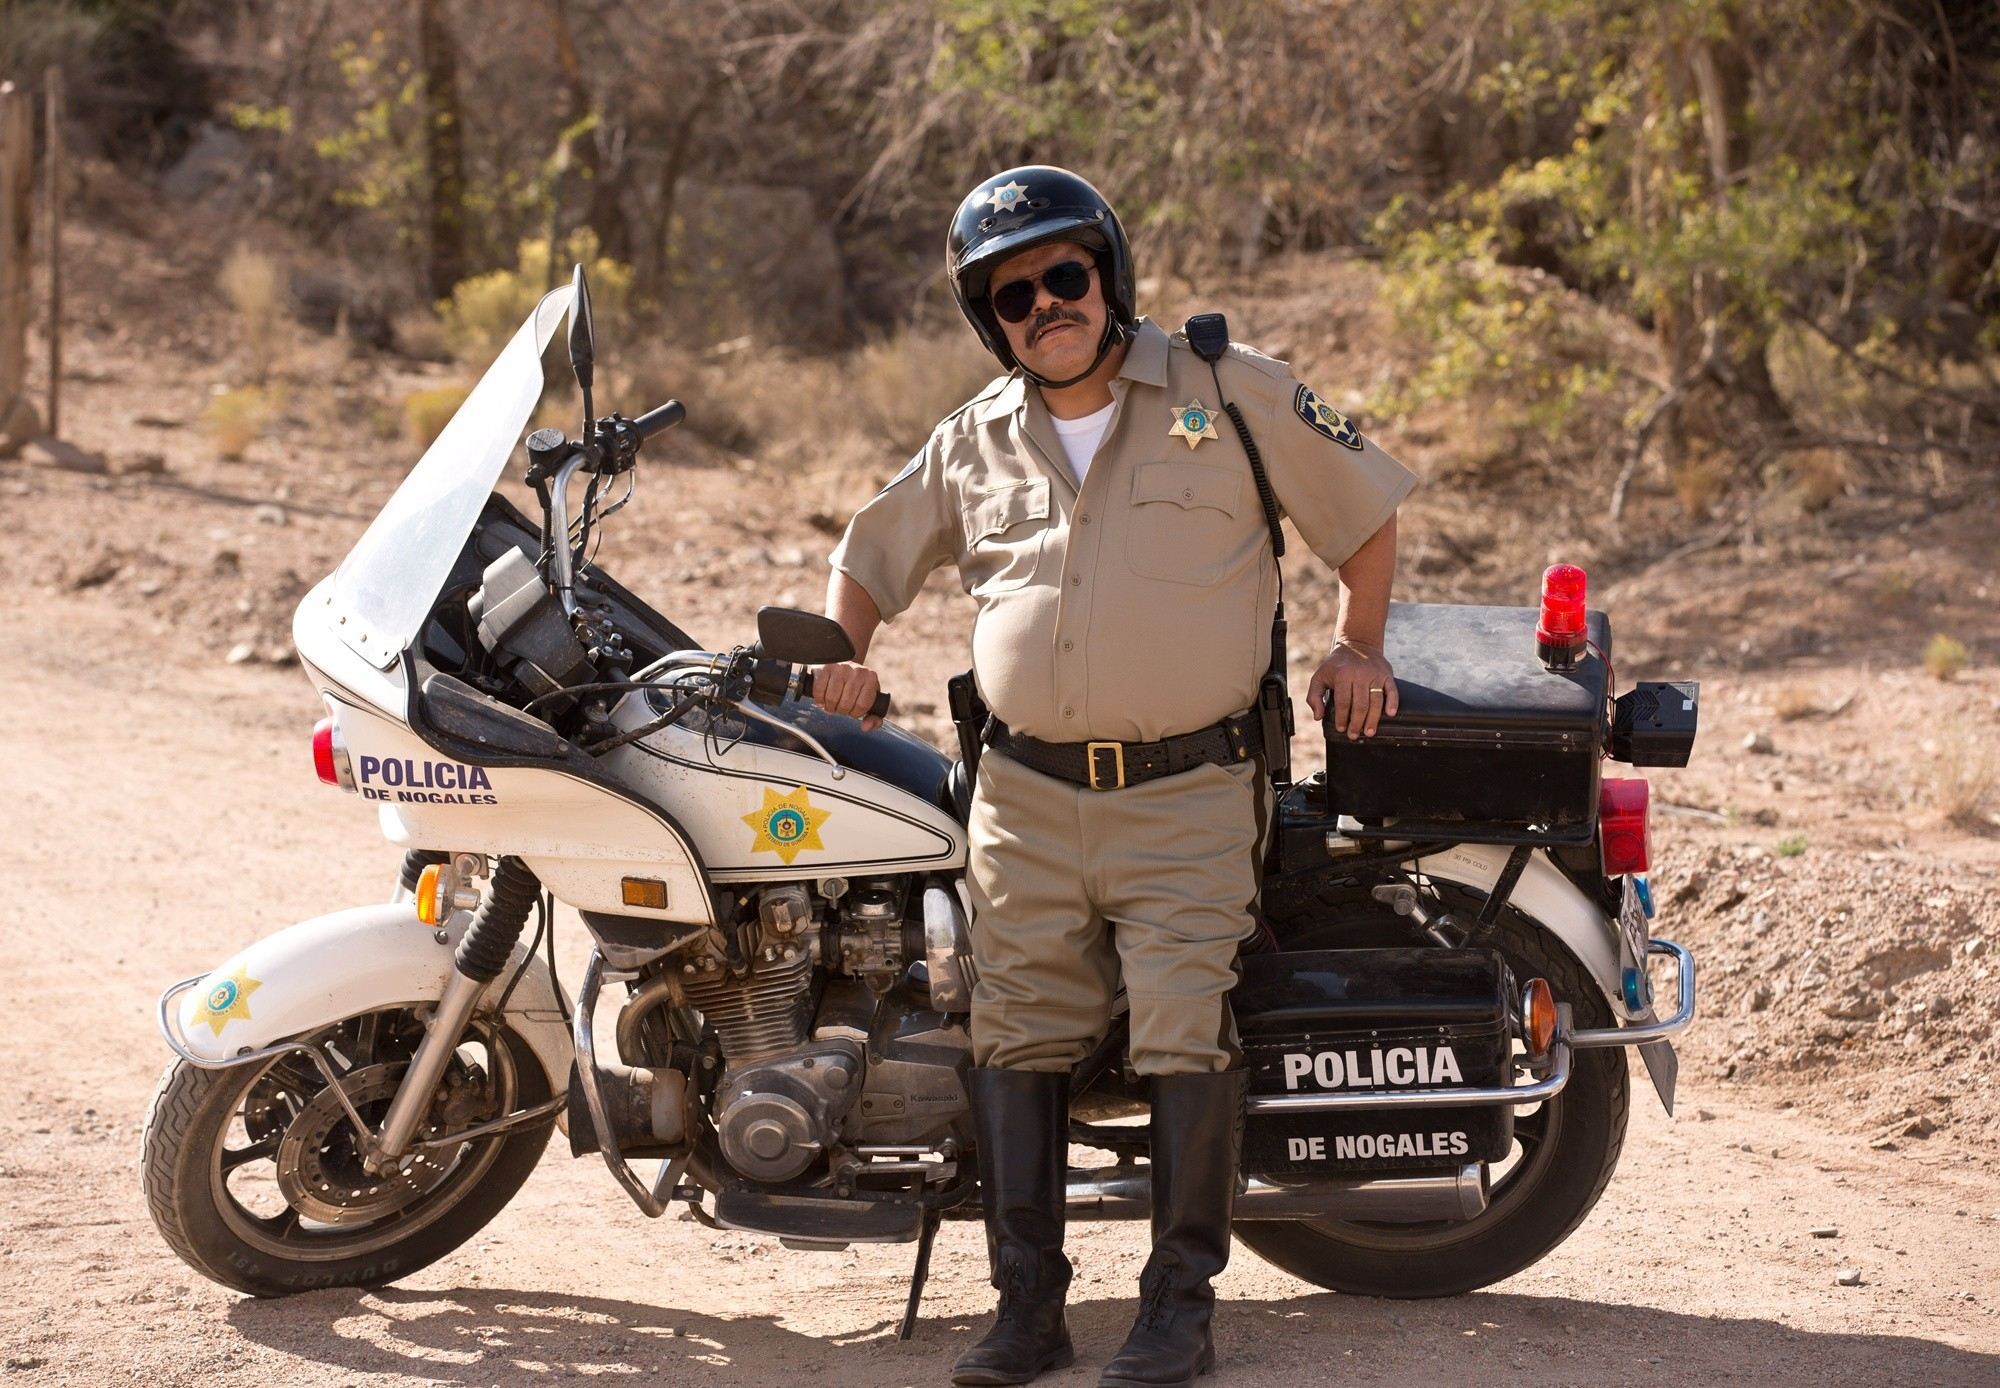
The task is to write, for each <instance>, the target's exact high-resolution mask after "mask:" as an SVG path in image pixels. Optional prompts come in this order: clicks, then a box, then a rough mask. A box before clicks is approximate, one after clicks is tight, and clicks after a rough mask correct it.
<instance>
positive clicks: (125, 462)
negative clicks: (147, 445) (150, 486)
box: [111, 453, 167, 477]
mask: <svg viewBox="0 0 2000 1388" xmlns="http://www.w3.org/2000/svg"><path fill="white" fill-rule="evenodd" d="M111 470H112V471H113V472H114V473H116V474H117V475H118V476H120V477H158V476H160V475H161V474H162V473H164V472H166V470H167V457H166V455H165V454H164V453H126V454H124V455H122V456H120V457H118V458H114V459H113V460H112V462H111Z"/></svg>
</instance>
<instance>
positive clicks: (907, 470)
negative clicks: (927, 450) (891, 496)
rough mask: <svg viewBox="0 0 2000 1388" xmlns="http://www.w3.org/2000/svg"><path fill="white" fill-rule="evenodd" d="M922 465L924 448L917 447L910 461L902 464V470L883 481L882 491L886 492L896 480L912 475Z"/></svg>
mask: <svg viewBox="0 0 2000 1388" xmlns="http://www.w3.org/2000/svg"><path fill="white" fill-rule="evenodd" d="M923 465H924V450H923V449H921V448H919V449H918V450H917V451H916V453H915V455H914V456H912V457H911V459H910V461H909V462H907V463H904V464H903V470H902V471H901V472H899V473H897V474H896V475H895V476H894V477H891V478H890V479H889V480H888V481H887V482H885V483H883V485H882V491H884V492H886V491H888V490H889V488H891V487H893V486H895V485H896V484H897V483H898V482H900V481H902V480H903V479H904V478H906V477H911V476H914V475H915V474H916V472H917V471H918V469H920V468H922V467H923ZM881 494H882V493H881V492H877V493H876V495H877V496H880V495H881Z"/></svg>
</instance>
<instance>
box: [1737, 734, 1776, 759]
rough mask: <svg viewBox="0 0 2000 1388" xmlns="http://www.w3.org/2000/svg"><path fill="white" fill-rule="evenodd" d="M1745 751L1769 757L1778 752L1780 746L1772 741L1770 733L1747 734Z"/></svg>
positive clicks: (1744, 742) (1744, 737)
mask: <svg viewBox="0 0 2000 1388" xmlns="http://www.w3.org/2000/svg"><path fill="white" fill-rule="evenodd" d="M1743 750H1744V751H1746V752H1750V753H1752V754H1754V755H1756V756H1760V757H1768V756H1770V755H1771V754H1772V753H1774V752H1776V751H1777V750H1778V744H1777V743H1775V742H1773V741H1771V735H1770V734H1769V733H1745V734H1744V735H1743Z"/></svg>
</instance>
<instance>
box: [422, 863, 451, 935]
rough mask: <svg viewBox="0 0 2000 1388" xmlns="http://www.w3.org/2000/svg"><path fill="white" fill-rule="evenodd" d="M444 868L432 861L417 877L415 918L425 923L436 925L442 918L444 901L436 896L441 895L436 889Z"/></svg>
mask: <svg viewBox="0 0 2000 1388" xmlns="http://www.w3.org/2000/svg"><path fill="white" fill-rule="evenodd" d="M443 876H444V869H443V867H442V866H441V865H440V864H437V863H432V864H431V865H430V866H429V867H427V868H425V869H424V870H423V872H422V873H421V874H419V875H418V877H417V919H418V920H420V921H422V922H423V923H424V924H425V925H436V924H437V923H438V922H439V921H441V920H443V919H444V916H445V912H444V903H443V902H442V901H440V900H439V899H438V898H439V897H440V896H441V895H443V893H442V892H440V891H439V890H438V888H439V886H440V879H441V878H442V877H443Z"/></svg>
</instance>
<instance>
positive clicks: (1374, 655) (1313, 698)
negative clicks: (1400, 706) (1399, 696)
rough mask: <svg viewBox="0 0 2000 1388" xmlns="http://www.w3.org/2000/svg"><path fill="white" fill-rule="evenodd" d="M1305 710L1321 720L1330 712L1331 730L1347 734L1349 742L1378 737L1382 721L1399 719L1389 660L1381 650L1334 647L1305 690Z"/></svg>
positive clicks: (1342, 644)
mask: <svg viewBox="0 0 2000 1388" xmlns="http://www.w3.org/2000/svg"><path fill="white" fill-rule="evenodd" d="M1306 707H1307V708H1309V709H1311V710H1312V714H1313V717H1315V718H1319V719H1324V718H1326V716H1327V713H1328V710H1329V709H1331V711H1332V714H1333V721H1332V722H1331V723H1330V724H1329V725H1328V730H1329V731H1333V732H1344V733H1346V734H1347V739H1348V741H1350V742H1352V741H1354V740H1356V739H1357V738H1363V737H1373V736H1375V726H1376V724H1377V723H1378V722H1379V721H1380V720H1382V719H1383V718H1394V717H1395V716H1396V708H1397V701H1396V679H1395V675H1394V673H1393V672H1392V671H1391V670H1390V669H1389V660H1388V657H1386V656H1384V655H1383V654H1382V651H1381V649H1380V648H1379V647H1372V646H1363V645H1359V644H1357V643H1355V642H1352V641H1340V642H1337V643H1335V645H1334V648H1333V654H1332V655H1330V656H1328V657H1327V658H1326V660H1325V661H1324V662H1322V663H1321V665H1320V667H1319V669H1317V670H1315V671H1313V677H1312V683H1311V684H1309V685H1307V686H1306Z"/></svg>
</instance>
